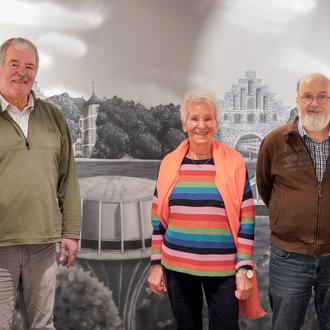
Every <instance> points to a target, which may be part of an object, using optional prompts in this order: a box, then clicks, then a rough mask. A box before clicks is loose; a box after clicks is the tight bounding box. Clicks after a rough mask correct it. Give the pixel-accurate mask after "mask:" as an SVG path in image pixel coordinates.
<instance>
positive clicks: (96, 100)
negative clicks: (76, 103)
mask: <svg viewBox="0 0 330 330" xmlns="http://www.w3.org/2000/svg"><path fill="white" fill-rule="evenodd" d="M101 102H102V100H101V99H100V98H99V97H97V96H96V95H95V92H94V82H93V92H92V96H91V97H90V98H89V100H88V101H87V105H89V104H100V103H101Z"/></svg>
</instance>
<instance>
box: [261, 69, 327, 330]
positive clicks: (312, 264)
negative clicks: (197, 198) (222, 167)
mask: <svg viewBox="0 0 330 330" xmlns="http://www.w3.org/2000/svg"><path fill="white" fill-rule="evenodd" d="M329 99H330V81H329V79H328V78H327V77H325V76H324V75H322V74H318V73H313V74H309V75H307V76H305V77H304V78H302V79H301V80H300V81H299V82H298V85H297V101H296V102H297V107H298V117H296V118H295V119H294V120H293V121H292V122H290V123H289V124H287V125H284V126H281V127H279V128H277V129H275V130H273V131H272V132H270V133H269V134H268V135H267V136H266V137H265V139H264V140H263V142H262V144H261V147H260V151H259V156H258V163H257V185H258V190H259V193H260V195H261V197H262V199H263V201H264V202H265V204H266V206H267V207H268V208H269V219H270V228H271V252H270V265H269V299H270V305H271V307H272V310H273V320H272V325H273V329H275V330H294V329H300V328H301V327H302V325H303V323H304V318H305V314H306V309H307V307H308V304H309V300H310V297H311V293H312V290H313V289H314V293H315V307H316V312H317V317H318V325H319V329H330V163H329V150H330V137H329V121H330V100H329Z"/></svg>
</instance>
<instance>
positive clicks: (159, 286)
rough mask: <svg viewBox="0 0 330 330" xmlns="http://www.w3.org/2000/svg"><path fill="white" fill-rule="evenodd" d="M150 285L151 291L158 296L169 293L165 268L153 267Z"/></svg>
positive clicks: (149, 279)
mask: <svg viewBox="0 0 330 330" xmlns="http://www.w3.org/2000/svg"><path fill="white" fill-rule="evenodd" d="M148 283H149V287H150V289H151V291H152V292H154V293H156V294H162V293H164V292H166V291H167V290H166V283H165V274H164V271H163V266H161V265H153V266H151V269H150V274H149V277H148Z"/></svg>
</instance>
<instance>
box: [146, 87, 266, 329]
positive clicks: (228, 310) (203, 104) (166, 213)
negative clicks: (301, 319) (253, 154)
mask: <svg viewBox="0 0 330 330" xmlns="http://www.w3.org/2000/svg"><path fill="white" fill-rule="evenodd" d="M181 121H182V126H183V130H184V131H185V132H186V133H187V135H188V138H187V139H186V140H185V141H183V142H182V143H181V144H180V145H179V146H178V147H177V149H175V150H174V151H173V152H171V153H169V154H168V155H167V156H166V157H165V158H164V159H163V161H162V163H161V165H160V170H159V175H158V179H157V185H156V189H155V195H154V200H153V206H152V226H153V236H152V257H151V271H150V275H149V278H148V282H149V285H150V288H151V290H152V291H153V292H155V293H157V294H162V293H164V292H166V291H167V292H168V294H169V298H170V302H171V306H172V310H173V314H174V318H175V320H176V323H177V328H178V329H189V330H192V329H202V327H203V325H202V308H203V292H204V294H205V298H206V302H207V305H208V312H209V329H210V330H212V329H213V330H214V329H230V330H233V329H238V328H239V326H238V317H239V314H240V315H242V316H244V317H247V318H250V319H255V318H259V317H262V316H264V315H265V312H264V311H263V309H262V307H261V306H260V301H259V292H258V286H257V281H256V274H255V269H254V262H253V242H254V223H255V208H254V204H253V196H252V192H251V188H250V184H249V180H248V176H247V171H246V167H245V163H244V160H243V158H242V156H241V155H240V154H239V153H238V152H236V151H235V150H233V149H231V148H229V147H227V146H225V145H223V144H221V143H219V142H218V141H216V140H215V139H214V134H215V133H216V131H217V129H218V125H219V104H218V100H217V98H216V96H215V95H214V94H213V93H211V92H189V93H187V94H186V95H185V97H184V100H183V102H182V105H181Z"/></svg>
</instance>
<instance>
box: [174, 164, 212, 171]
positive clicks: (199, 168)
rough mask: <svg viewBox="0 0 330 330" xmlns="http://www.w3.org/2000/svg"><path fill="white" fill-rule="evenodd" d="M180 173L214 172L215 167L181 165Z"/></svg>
mask: <svg viewBox="0 0 330 330" xmlns="http://www.w3.org/2000/svg"><path fill="white" fill-rule="evenodd" d="M180 170H181V171H196V170H197V171H214V172H215V166H214V165H208V164H205V165H194V164H183V165H181V167H180Z"/></svg>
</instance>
